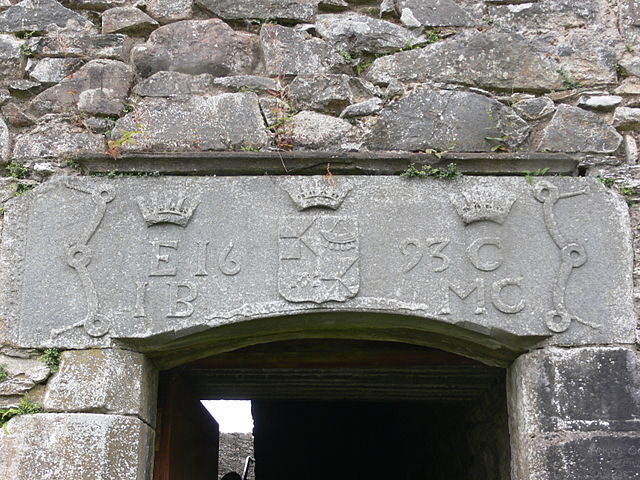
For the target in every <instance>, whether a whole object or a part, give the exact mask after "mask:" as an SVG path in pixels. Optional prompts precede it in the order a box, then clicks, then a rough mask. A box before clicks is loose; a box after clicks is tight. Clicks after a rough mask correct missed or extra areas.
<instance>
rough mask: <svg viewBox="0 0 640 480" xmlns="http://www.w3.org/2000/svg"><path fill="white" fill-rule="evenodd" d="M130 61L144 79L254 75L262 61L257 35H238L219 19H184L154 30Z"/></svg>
mask: <svg viewBox="0 0 640 480" xmlns="http://www.w3.org/2000/svg"><path fill="white" fill-rule="evenodd" d="M131 60H132V62H133V63H134V65H135V66H136V68H137V69H138V71H139V72H140V74H141V75H142V76H143V77H148V76H149V75H152V74H154V73H156V72H159V71H161V70H171V71H176V72H182V73H190V74H198V73H210V74H212V75H215V76H217V77H222V76H226V75H239V74H246V73H253V72H254V71H255V70H256V69H257V68H258V67H259V61H260V59H259V47H258V36H257V35H254V34H250V33H242V32H236V31H234V30H233V29H232V28H231V27H230V26H229V25H227V24H226V23H224V22H223V21H222V20H220V19H217V18H214V19H210V20H185V21H182V22H176V23H172V24H169V25H165V26H163V27H160V28H158V29H157V30H155V31H154V32H153V33H152V34H151V35H150V36H149V40H147V42H146V43H144V44H141V45H136V46H135V47H134V48H133V50H132V52H131Z"/></svg>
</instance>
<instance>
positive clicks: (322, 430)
mask: <svg viewBox="0 0 640 480" xmlns="http://www.w3.org/2000/svg"><path fill="white" fill-rule="evenodd" d="M478 407H479V405H474V404H467V403H464V404H438V403H413V402H412V403H403V402H384V403H371V402H295V401H293V402H292V401H280V402H278V401H257V402H253V405H252V410H253V416H254V422H255V427H254V435H255V438H254V450H255V458H256V466H255V469H256V470H255V475H256V480H282V479H291V480H294V479H304V480H326V479H328V478H330V479H332V480H365V479H366V480H388V479H394V480H425V479H429V480H469V479H473V480H494V479H500V480H502V479H508V478H509V476H508V462H509V455H508V452H509V444H508V431H507V427H506V409H505V408H504V407H505V405H504V403H502V405H499V404H493V405H486V404H485V405H484V407H483V408H482V409H479V408H478Z"/></svg>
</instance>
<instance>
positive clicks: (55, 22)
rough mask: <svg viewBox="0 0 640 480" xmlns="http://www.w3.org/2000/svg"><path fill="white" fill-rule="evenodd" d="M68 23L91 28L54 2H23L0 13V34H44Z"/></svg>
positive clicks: (53, 0)
mask: <svg viewBox="0 0 640 480" xmlns="http://www.w3.org/2000/svg"><path fill="white" fill-rule="evenodd" d="M70 22H75V23H76V24H78V25H81V26H87V27H91V22H90V21H89V20H87V19H86V18H85V17H83V16H82V15H80V14H79V13H76V12H74V11H73V10H69V9H68V8H66V7H63V6H62V5H61V4H60V3H59V2H56V1H55V0H23V1H22V2H20V3H18V4H16V5H13V6H12V7H9V8H7V9H6V10H5V11H4V12H2V13H0V32H46V31H49V30H52V29H54V28H55V27H56V26H57V27H65V26H67V24H69V23H70Z"/></svg>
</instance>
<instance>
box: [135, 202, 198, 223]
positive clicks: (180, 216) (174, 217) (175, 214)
mask: <svg viewBox="0 0 640 480" xmlns="http://www.w3.org/2000/svg"><path fill="white" fill-rule="evenodd" d="M137 201H138V206H139V207H140V212H141V213H142V217H143V218H144V221H145V223H146V224H147V227H150V226H152V225H158V224H161V223H171V224H174V225H178V226H180V227H186V226H187V224H188V223H189V220H190V219H191V216H192V215H193V212H194V211H195V209H196V207H197V206H198V204H199V203H200V202H198V201H195V200H189V199H187V197H164V198H150V199H143V198H138V199H137Z"/></svg>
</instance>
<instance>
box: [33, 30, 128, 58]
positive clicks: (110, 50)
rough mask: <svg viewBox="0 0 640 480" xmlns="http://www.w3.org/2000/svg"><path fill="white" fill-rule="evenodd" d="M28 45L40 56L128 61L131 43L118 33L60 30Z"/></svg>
mask: <svg viewBox="0 0 640 480" xmlns="http://www.w3.org/2000/svg"><path fill="white" fill-rule="evenodd" d="M30 45H32V50H33V51H34V52H35V53H37V54H38V55H42V56H51V57H65V58H69V57H83V58H88V59H96V58H108V59H112V60H122V61H128V60H129V52H130V51H131V47H132V45H133V43H132V41H131V39H130V38H129V37H128V36H127V35H123V34H120V33H110V34H107V35H103V34H99V33H93V32H89V31H81V32H78V31H76V30H74V29H61V30H58V31H54V32H51V33H49V34H47V35H46V36H44V37H39V38H37V39H31V43H30Z"/></svg>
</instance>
